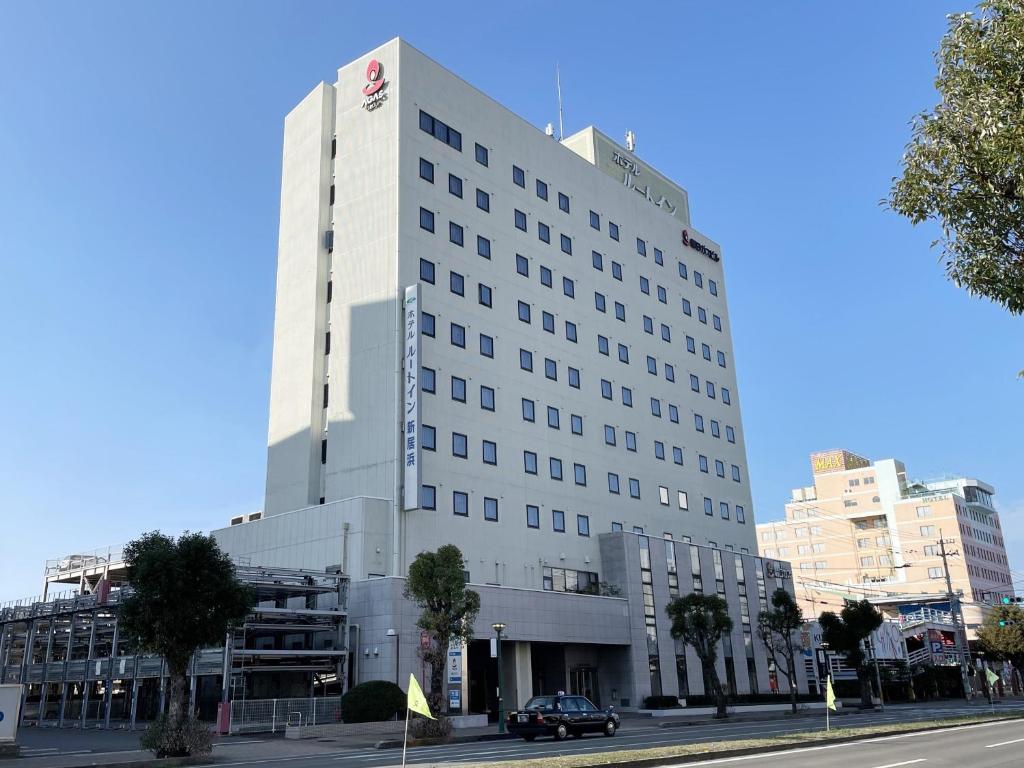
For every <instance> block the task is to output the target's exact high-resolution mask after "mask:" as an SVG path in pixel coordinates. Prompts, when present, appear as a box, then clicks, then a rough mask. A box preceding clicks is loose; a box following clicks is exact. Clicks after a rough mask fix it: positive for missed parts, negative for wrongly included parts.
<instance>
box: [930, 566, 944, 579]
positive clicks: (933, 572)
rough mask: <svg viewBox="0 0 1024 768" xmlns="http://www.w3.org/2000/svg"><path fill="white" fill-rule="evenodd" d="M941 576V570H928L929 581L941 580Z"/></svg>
mask: <svg viewBox="0 0 1024 768" xmlns="http://www.w3.org/2000/svg"><path fill="white" fill-rule="evenodd" d="M942 576H943V574H942V569H941V568H929V569H928V578H929V579H941V578H942Z"/></svg>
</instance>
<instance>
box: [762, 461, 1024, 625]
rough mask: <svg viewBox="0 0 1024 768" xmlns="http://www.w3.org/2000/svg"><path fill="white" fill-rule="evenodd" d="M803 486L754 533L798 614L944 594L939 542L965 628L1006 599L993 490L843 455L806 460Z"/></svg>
mask: <svg viewBox="0 0 1024 768" xmlns="http://www.w3.org/2000/svg"><path fill="white" fill-rule="evenodd" d="M811 474H812V478H813V483H812V485H810V486H808V487H805V488H796V489H794V490H793V495H792V500H791V501H790V502H789V503H788V504H786V518H785V520H782V521H778V522H765V523H760V524H758V525H757V533H758V541H759V545H760V548H761V554H762V555H763V556H764V557H772V558H779V559H782V560H789V561H791V562H792V564H793V578H794V582H795V586H796V594H797V598H798V599H799V600H800V603H801V606H802V607H803V609H804V612H805V613H807V614H811V615H815V616H816V615H818V614H819V613H821V612H822V611H825V610H836V609H838V608H840V607H842V604H843V599H844V598H845V597H856V598H860V597H868V598H872V599H882V598H890V597H891V598H894V601H893V602H894V603H896V602H900V603H906V601H907V599H908V598H913V597H914V596H918V595H920V596H922V597H925V596H933V597H937V598H941V597H942V596H944V595H945V594H946V581H945V570H944V566H943V558H942V548H943V541H944V546H945V550H946V552H947V561H948V563H949V574H950V578H951V581H952V586H953V590H954V592H958V593H960V594H961V600H962V605H963V610H964V618H965V621H966V623H967V626H968V629H971V628H972V627H973V626H975V625H977V624H978V623H979V622H980V621H981V608H982V606H983V605H984V604H991V603H993V602H998V601H999V599H1000V597H1001V596H1002V595H1004V594H1012V592H1013V588H1012V586H1010V585H1011V582H1012V578H1011V576H1010V572H1009V565H1008V562H1007V558H1006V549H1005V546H1004V542H1003V533H1002V529H1001V527H1000V524H999V513H998V512H996V510H995V507H994V505H993V501H992V496H993V494H994V489H993V488H992V486H990V485H988V484H987V483H983V482H981V481H980V480H977V479H974V478H969V477H961V478H953V479H944V480H936V481H929V482H917V481H913V480H909V479H908V478H907V471H906V467H905V466H904V465H903V463H902V462H900V461H898V460H896V459H882V460H879V461H869V460H868V459H866V458H864V457H863V456H858V455H856V454H854V453H850V452H849V451H845V450H832V451H823V452H819V453H814V454H811Z"/></svg>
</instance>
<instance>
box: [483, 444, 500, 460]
mask: <svg viewBox="0 0 1024 768" xmlns="http://www.w3.org/2000/svg"><path fill="white" fill-rule="evenodd" d="M483 457H484V464H491V465H493V466H497V465H498V444H497V443H495V442H493V441H491V440H484V441H483Z"/></svg>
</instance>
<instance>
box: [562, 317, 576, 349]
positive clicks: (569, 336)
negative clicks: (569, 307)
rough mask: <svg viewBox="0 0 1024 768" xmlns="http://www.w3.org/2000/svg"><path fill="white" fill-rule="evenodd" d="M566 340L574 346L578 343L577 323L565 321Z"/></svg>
mask: <svg viewBox="0 0 1024 768" xmlns="http://www.w3.org/2000/svg"><path fill="white" fill-rule="evenodd" d="M565 338H566V341H571V342H573V343H574V344H575V343H576V342H577V341H578V337H577V336H576V323H573V322H570V321H568V320H566V321H565Z"/></svg>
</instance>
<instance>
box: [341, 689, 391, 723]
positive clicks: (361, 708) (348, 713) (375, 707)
mask: <svg viewBox="0 0 1024 768" xmlns="http://www.w3.org/2000/svg"><path fill="white" fill-rule="evenodd" d="M396 717H397V718H404V717H405V691H403V690H402V689H401V688H399V687H398V686H397V685H395V684H394V683H392V682H391V681H390V680H368V681H367V682H365V683H360V684H359V685H357V686H354V687H353V688H350V689H349V690H348V691H347V692H346V693H345V695H344V696H342V697H341V719H342V720H343V721H345V722H346V723H374V722H379V721H381V720H394V719H395V718H396Z"/></svg>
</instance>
